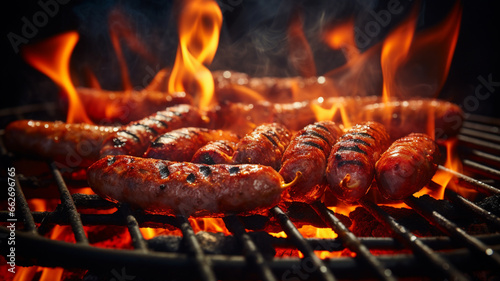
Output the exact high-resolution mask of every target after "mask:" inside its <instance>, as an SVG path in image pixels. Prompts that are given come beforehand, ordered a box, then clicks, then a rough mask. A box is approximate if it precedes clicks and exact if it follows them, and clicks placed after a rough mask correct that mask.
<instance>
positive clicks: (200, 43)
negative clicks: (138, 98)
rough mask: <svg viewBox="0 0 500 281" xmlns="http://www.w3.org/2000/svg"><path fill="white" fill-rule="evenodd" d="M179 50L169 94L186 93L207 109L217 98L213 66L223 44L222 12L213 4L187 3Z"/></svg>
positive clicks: (209, 1)
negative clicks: (221, 42)
mask: <svg viewBox="0 0 500 281" xmlns="http://www.w3.org/2000/svg"><path fill="white" fill-rule="evenodd" d="M178 26H179V46H178V48H177V55H176V58H175V63H174V67H173V69H172V74H171V76H170V79H169V83H168V91H169V92H186V93H188V94H191V95H193V96H194V97H195V100H196V102H197V104H198V106H199V107H200V108H202V109H205V108H207V107H208V106H209V105H210V103H211V101H212V97H213V94H214V81H213V77H212V73H211V72H210V70H209V69H208V68H207V67H206V66H205V65H208V64H210V63H211V62H212V60H213V58H214V56H215V52H216V51H217V47H218V44H219V35H220V29H221V26H222V12H221V10H220V8H219V5H218V4H217V2H215V1H213V0H191V1H186V2H183V7H182V11H181V13H180V16H179V22H178Z"/></svg>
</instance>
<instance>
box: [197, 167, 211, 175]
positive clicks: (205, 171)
mask: <svg viewBox="0 0 500 281" xmlns="http://www.w3.org/2000/svg"><path fill="white" fill-rule="evenodd" d="M200 172H201V174H202V175H203V176H205V177H208V176H210V174H211V173H212V168H210V167H208V166H201V167H200Z"/></svg>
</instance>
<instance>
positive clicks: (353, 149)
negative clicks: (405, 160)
mask: <svg viewBox="0 0 500 281" xmlns="http://www.w3.org/2000/svg"><path fill="white" fill-rule="evenodd" d="M337 151H355V152H359V153H362V154H366V151H364V150H362V149H361V148H359V146H357V145H355V146H341V147H339V149H338V150H337Z"/></svg>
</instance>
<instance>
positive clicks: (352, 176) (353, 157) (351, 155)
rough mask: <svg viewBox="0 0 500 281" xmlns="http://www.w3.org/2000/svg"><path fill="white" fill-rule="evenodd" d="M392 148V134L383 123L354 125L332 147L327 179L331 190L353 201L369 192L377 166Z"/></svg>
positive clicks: (347, 200)
mask: <svg viewBox="0 0 500 281" xmlns="http://www.w3.org/2000/svg"><path fill="white" fill-rule="evenodd" d="M388 146H389V135H388V134H387V132H386V131H385V128H384V126H383V125H381V124H380V123H376V122H366V123H362V124H358V125H355V126H354V127H352V128H351V129H349V130H348V131H347V132H346V134H344V135H343V136H342V137H341V138H340V139H339V141H338V142H337V143H336V144H335V145H334V146H333V148H332V151H331V154H330V156H329V158H328V165H327V168H326V178H327V181H328V184H329V185H328V187H329V190H330V191H332V192H333V193H334V194H335V195H336V196H337V197H338V198H339V199H340V200H342V201H346V202H354V201H357V200H358V199H360V198H361V197H362V196H363V195H365V194H366V192H368V189H369V188H370V185H371V183H372V181H373V177H374V174H375V163H376V162H377V160H378V159H379V157H380V155H381V154H382V152H384V150H385V149H386V148H387V147H388Z"/></svg>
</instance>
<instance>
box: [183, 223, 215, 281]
mask: <svg viewBox="0 0 500 281" xmlns="http://www.w3.org/2000/svg"><path fill="white" fill-rule="evenodd" d="M177 221H178V222H179V228H180V229H181V231H182V235H183V237H184V241H185V243H186V245H187V246H188V249H189V251H190V252H191V254H192V255H193V258H194V261H195V262H196V265H197V267H198V269H199V270H200V277H201V279H202V280H204V281H216V280H217V278H216V277H215V273H214V271H213V269H212V265H211V262H210V260H209V259H208V258H207V257H206V256H205V254H204V253H203V250H202V249H201V246H200V243H198V240H196V236H195V234H194V230H193V228H192V227H191V224H189V221H188V219H187V218H186V217H185V216H182V215H178V216H177Z"/></svg>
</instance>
